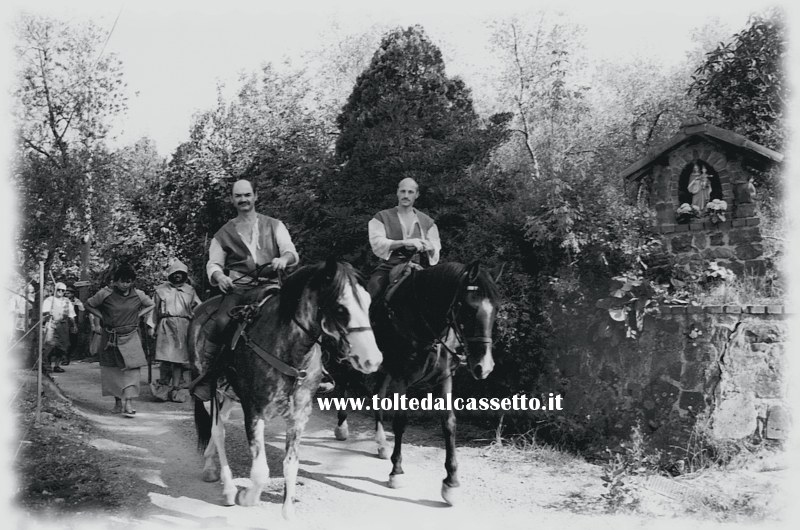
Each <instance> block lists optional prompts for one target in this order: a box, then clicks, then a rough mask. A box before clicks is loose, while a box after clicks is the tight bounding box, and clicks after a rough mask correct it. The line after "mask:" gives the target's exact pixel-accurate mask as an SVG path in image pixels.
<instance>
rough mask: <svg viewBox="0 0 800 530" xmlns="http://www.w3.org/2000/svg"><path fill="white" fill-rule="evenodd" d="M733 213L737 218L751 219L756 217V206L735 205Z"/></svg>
mask: <svg viewBox="0 0 800 530" xmlns="http://www.w3.org/2000/svg"><path fill="white" fill-rule="evenodd" d="M735 213H736V217H738V218H742V217H753V216H755V215H756V205H755V203H749V204H737V205H736V212H735Z"/></svg>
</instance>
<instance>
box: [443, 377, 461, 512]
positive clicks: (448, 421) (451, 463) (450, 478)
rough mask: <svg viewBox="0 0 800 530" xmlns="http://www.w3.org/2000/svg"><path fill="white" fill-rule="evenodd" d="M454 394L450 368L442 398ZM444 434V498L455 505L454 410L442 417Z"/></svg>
mask: <svg viewBox="0 0 800 530" xmlns="http://www.w3.org/2000/svg"><path fill="white" fill-rule="evenodd" d="M452 392H453V375H452V374H451V373H450V370H449V368H448V369H446V373H445V377H444V380H443V381H442V397H444V398H445V399H446V398H447V394H451V393H452ZM442 434H444V449H445V457H444V468H445V470H446V471H447V477H445V479H444V480H443V481H442V498H443V499H444V501H445V502H446V503H447V504H449V505H451V506H452V505H453V503H454V501H455V499H454V497H455V494H454V493H455V491H457V490H454V488H457V487H458V486H459V483H458V473H457V472H458V462H457V461H456V414H455V412H454V411H452V410H448V411H446V412H445V413H444V415H443V416H442Z"/></svg>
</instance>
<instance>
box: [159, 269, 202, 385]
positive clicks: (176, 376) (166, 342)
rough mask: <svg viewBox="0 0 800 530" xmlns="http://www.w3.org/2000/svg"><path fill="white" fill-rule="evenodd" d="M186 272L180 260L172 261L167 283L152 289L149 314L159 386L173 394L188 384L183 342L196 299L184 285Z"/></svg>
mask: <svg viewBox="0 0 800 530" xmlns="http://www.w3.org/2000/svg"><path fill="white" fill-rule="evenodd" d="M188 277H189V270H188V268H187V267H186V265H184V264H183V262H181V261H180V260H178V259H176V260H173V261H172V263H171V264H170V266H169V268H168V269H167V281H166V282H164V283H162V284H161V285H159V286H158V287H156V292H155V296H154V297H153V300H154V301H155V304H156V308H155V311H153V313H152V322H151V323H150V325H151V328H152V329H153V330H154V332H155V336H156V354H155V359H156V360H157V361H160V362H161V378H160V380H159V384H160V385H164V386H167V387H168V389H169V390H172V391H177V390H178V389H179V388H180V387H182V386H184V387H185V386H186V383H188V381H185V380H188V375H187V376H186V377H184V376H183V372H184V371H187V374H188V363H189V351H188V348H187V339H188V336H189V324H190V323H191V319H192V318H193V316H194V313H193V311H194V308H195V307H197V306H198V305H199V304H200V298H198V296H197V293H196V292H195V290H194V287H192V286H191V285H190V284H188V283H187V280H188Z"/></svg>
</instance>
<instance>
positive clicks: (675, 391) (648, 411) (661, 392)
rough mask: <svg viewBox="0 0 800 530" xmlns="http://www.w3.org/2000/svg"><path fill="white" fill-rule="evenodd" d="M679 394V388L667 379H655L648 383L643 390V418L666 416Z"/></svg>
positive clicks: (650, 418)
mask: <svg viewBox="0 0 800 530" xmlns="http://www.w3.org/2000/svg"><path fill="white" fill-rule="evenodd" d="M679 395H680V389H679V388H678V387H676V386H675V385H673V384H672V383H668V382H667V381H661V380H657V381H654V382H653V383H652V384H651V385H648V387H647V388H645V389H644V391H643V397H644V403H643V405H644V411H643V412H644V416H645V418H647V419H648V420H652V419H654V418H657V417H661V418H663V417H666V416H667V415H668V414H669V412H670V411H671V410H672V406H673V405H674V404H675V401H677V400H678V396H679Z"/></svg>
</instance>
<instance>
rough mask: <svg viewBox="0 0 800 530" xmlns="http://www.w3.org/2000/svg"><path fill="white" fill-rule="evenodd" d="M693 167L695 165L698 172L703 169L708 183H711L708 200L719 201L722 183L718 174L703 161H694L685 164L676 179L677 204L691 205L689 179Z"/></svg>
mask: <svg viewBox="0 0 800 530" xmlns="http://www.w3.org/2000/svg"><path fill="white" fill-rule="evenodd" d="M695 165H697V168H698V169H699V170H700V171H702V170H703V168H705V170H706V173H708V176H709V181H710V182H711V198H710V199H709V200H711V201H713V200H714V199H720V200H721V199H722V183H721V182H720V180H719V174H718V173H717V171H716V170H715V169H714V167H713V166H712V165H711V164H709V163H707V162H705V161H703V160H700V159H696V160H694V161H692V162H689V163H688V164H686V166H684V168H683V169H682V170H681V174H680V177H679V178H678V204H679V205H680V204H683V203H689V204H692V193H691V192H690V191H689V177H690V176H691V174H692V170H693V169H694V166H695Z"/></svg>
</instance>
